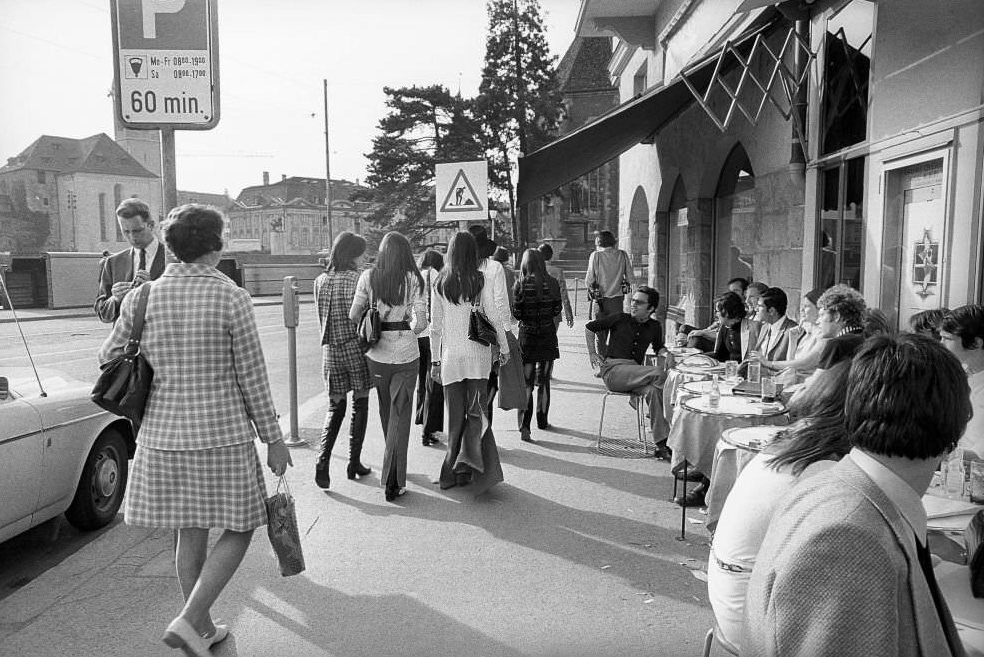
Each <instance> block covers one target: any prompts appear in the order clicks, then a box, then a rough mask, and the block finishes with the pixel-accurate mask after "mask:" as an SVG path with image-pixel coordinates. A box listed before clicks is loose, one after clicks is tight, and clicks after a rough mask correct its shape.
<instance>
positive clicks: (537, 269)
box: [517, 249, 547, 299]
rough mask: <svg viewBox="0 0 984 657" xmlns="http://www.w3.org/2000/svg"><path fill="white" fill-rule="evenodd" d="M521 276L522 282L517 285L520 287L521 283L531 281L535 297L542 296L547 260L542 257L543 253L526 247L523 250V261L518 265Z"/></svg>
mask: <svg viewBox="0 0 984 657" xmlns="http://www.w3.org/2000/svg"><path fill="white" fill-rule="evenodd" d="M519 272H520V275H521V276H522V284H521V285H519V286H517V287H519V288H520V289H522V286H523V285H526V284H527V283H529V282H531V280H532V282H533V283H534V287H533V289H535V290H536V297H537V298H538V299H539V298H540V297H542V296H543V286H544V284H545V283H546V282H547V261H546V260H544V259H543V254H542V253H540V252H539V251H537V250H536V249H526V251H524V252H523V262H522V264H521V265H520V266H519Z"/></svg>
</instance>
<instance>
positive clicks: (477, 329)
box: [468, 303, 499, 347]
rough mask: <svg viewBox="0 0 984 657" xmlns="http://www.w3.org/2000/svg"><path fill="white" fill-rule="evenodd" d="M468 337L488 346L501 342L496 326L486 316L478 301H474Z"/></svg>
mask: <svg viewBox="0 0 984 657" xmlns="http://www.w3.org/2000/svg"><path fill="white" fill-rule="evenodd" d="M468 339H469V340H471V341H472V342H477V343H479V344H484V345H485V346H486V347H488V346H490V345H494V344H498V343H499V337H498V335H496V332H495V327H494V326H492V322H490V321H489V318H488V317H486V316H485V313H483V312H482V311H481V310H480V309H479V307H478V303H472V309H471V317H469V318H468Z"/></svg>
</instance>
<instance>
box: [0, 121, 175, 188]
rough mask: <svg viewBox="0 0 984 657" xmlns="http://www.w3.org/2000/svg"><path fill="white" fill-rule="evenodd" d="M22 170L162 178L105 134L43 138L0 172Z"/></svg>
mask: <svg viewBox="0 0 984 657" xmlns="http://www.w3.org/2000/svg"><path fill="white" fill-rule="evenodd" d="M20 169H30V170H41V171H53V172H56V173H99V174H108V175H115V176H129V177H135V178H157V177H158V176H157V175H156V174H154V173H152V172H151V171H148V170H147V168H146V167H144V166H143V165H142V164H140V163H139V162H137V161H136V160H135V159H134V158H133V156H131V155H130V154H129V153H127V152H126V151H125V150H123V147H122V146H120V145H119V144H117V143H116V142H115V141H113V140H112V139H110V138H109V136H108V135H107V134H105V133H102V132H101V133H99V134H98V135H92V136H91V137H86V138H85V139H70V138H68V137H53V136H51V135H41V136H40V137H39V138H38V139H37V140H35V141H34V143H33V144H31V145H30V146H28V147H27V148H26V149H24V150H23V151H22V152H21V153H20V154H18V155H16V156H14V157H11V158H8V159H7V164H6V165H4V166H3V167H2V168H0V173H9V172H11V171H17V170H20Z"/></svg>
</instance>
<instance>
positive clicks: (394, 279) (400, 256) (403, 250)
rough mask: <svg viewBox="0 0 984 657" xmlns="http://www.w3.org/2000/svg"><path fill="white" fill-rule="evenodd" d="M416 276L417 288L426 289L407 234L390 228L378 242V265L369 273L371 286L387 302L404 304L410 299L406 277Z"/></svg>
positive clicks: (377, 296)
mask: <svg viewBox="0 0 984 657" xmlns="http://www.w3.org/2000/svg"><path fill="white" fill-rule="evenodd" d="M410 275H412V276H414V277H416V280H417V289H418V290H423V289H424V279H423V277H422V276H421V275H420V270H419V269H417V263H416V262H414V260H413V253H412V252H411V251H410V241H409V240H407V238H406V237H404V236H403V235H401V234H400V233H397V232H396V231H390V232H388V233H386V235H384V236H383V241H382V242H380V243H379V253H378V254H377V255H376V266H375V267H373V268H372V272H370V274H369V286H370V287H371V288H372V291H373V292H374V293H375V294H376V298H377V299H379V300H380V301H382V302H383V303H385V304H386V305H388V306H401V305H403V304H405V303H406V302H407V277H408V276H410Z"/></svg>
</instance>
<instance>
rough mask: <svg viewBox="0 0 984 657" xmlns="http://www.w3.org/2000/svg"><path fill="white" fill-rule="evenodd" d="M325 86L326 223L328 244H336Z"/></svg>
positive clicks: (325, 82) (326, 81) (326, 88)
mask: <svg viewBox="0 0 984 657" xmlns="http://www.w3.org/2000/svg"><path fill="white" fill-rule="evenodd" d="M323 82H324V85H325V210H326V214H325V217H326V218H325V222H326V223H327V224H328V244H327V245H323V246H331V245H332V244H334V243H335V235H334V232H335V231H334V227H333V226H332V223H331V147H330V146H329V144H328V80H327V79H325V80H323Z"/></svg>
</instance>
